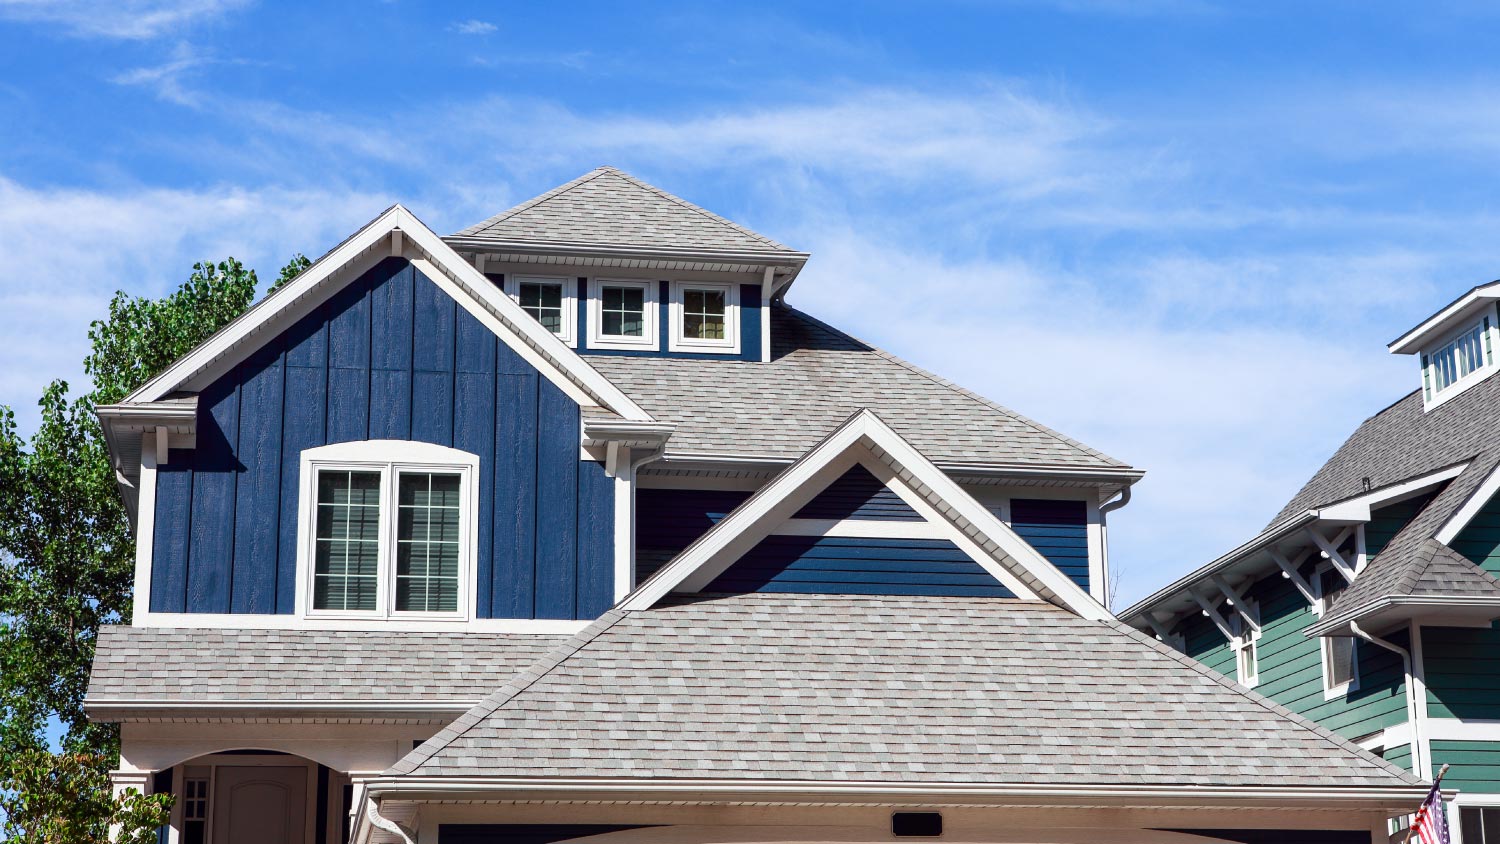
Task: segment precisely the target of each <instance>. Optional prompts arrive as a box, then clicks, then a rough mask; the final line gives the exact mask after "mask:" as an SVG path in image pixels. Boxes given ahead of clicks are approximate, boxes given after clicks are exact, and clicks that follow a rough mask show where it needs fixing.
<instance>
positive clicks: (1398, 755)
mask: <svg viewBox="0 0 1500 844" xmlns="http://www.w3.org/2000/svg"><path fill="white" fill-rule="evenodd" d="M1380 756H1381V758H1383V759H1385V761H1387V762H1389V763H1391V764H1392V765H1395V766H1396V767H1398V768H1405V769H1406V770H1408V771H1410V770H1411V745H1409V744H1402V745H1397V746H1396V747H1387V748H1386V749H1385V752H1384V753H1381V754H1380Z"/></svg>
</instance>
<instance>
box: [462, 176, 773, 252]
mask: <svg viewBox="0 0 1500 844" xmlns="http://www.w3.org/2000/svg"><path fill="white" fill-rule="evenodd" d="M453 237H455V238H461V239H464V240H467V241H494V242H495V243H497V244H504V243H554V244H559V245H565V244H576V245H587V246H616V247H631V248H637V249H644V250H650V249H652V248H661V249H672V250H682V249H693V250H698V251H704V252H723V253H738V254H744V253H776V254H780V255H783V256H792V255H800V254H801V253H798V252H796V251H795V250H793V249H791V248H789V247H787V246H785V245H783V244H781V243H778V242H777V241H775V240H772V239H771V238H769V237H766V236H765V235H763V234H760V233H758V232H755V231H752V230H751V229H749V228H746V227H745V226H742V225H740V224H739V223H736V222H734V221H732V220H729V219H726V218H724V217H721V216H719V215H718V214H715V213H713V212H712V211H709V210H708V209H706V208H703V207H701V206H699V205H695V204H693V203H691V202H689V201H687V200H686V199H683V198H682V197H680V196H677V195H676V194H673V193H669V192H668V191H665V190H662V189H661V188H659V187H657V186H655V185H652V184H650V183H648V182H645V181H643V180H641V179H639V178H637V177H635V176H633V175H631V174H630V173H627V172H625V171H624V170H621V169H620V168H618V167H614V166H611V165H601V166H599V167H595V168H594V169H592V170H590V171H588V172H586V173H584V174H582V175H581V176H578V177H577V178H575V179H572V180H571V181H568V182H564V183H563V184H561V185H558V186H557V187H555V188H552V189H551V190H549V191H546V192H545V193H542V194H540V195H538V196H535V197H532V198H531V199H528V200H526V201H524V202H521V203H519V204H517V205H514V206H511V207H510V208H507V209H506V210H504V211H501V212H500V213H499V214H496V215H495V216H493V217H490V218H489V219H487V220H484V221H483V222H480V223H477V224H475V225H472V226H469V227H468V228H466V229H464V230H462V231H460V232H458V233H457V234H455V235H453Z"/></svg>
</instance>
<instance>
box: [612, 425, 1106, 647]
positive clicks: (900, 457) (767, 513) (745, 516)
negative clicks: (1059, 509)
mask: <svg viewBox="0 0 1500 844" xmlns="http://www.w3.org/2000/svg"><path fill="white" fill-rule="evenodd" d="M856 464H860V465H864V466H865V467H866V468H868V469H870V470H871V471H872V473H874V474H875V476H876V477H877V478H879V479H880V480H882V481H884V482H885V483H886V485H887V486H889V487H890V488H891V489H892V490H893V491H894V492H895V493H896V494H897V495H898V496H900V497H901V498H902V499H903V500H904V501H906V503H907V504H909V505H911V506H912V508H913V509H915V510H916V511H917V512H918V513H919V514H921V515H922V516H923V517H925V518H926V519H927V520H928V522H929V523H931V524H934V525H938V526H942V527H944V528H945V529H946V531H947V532H948V535H949V537H950V538H952V539H953V540H954V541H955V543H956V544H958V545H959V547H960V548H962V549H963V550H964V551H965V552H966V553H968V554H969V555H970V556H971V557H973V558H974V559H975V561H976V562H978V563H979V565H980V566H982V567H983V568H984V569H985V570H986V571H988V572H990V573H991V574H992V575H994V576H995V578H996V579H997V580H999V581H1000V582H1001V583H1003V584H1005V585H1006V586H1007V587H1008V588H1010V589H1011V591H1012V592H1014V593H1015V594H1016V595H1017V596H1018V597H1020V598H1023V599H1025V598H1030V599H1032V600H1048V601H1052V602H1054V603H1057V604H1059V605H1061V606H1063V607H1065V608H1066V609H1069V610H1071V611H1073V612H1075V613H1077V614H1078V615H1080V616H1083V617H1084V618H1090V619H1095V620H1105V619H1109V618H1112V616H1111V615H1110V614H1109V611H1108V610H1106V609H1105V608H1104V606H1103V605H1102V604H1101V603H1099V602H1098V601H1096V600H1094V598H1093V597H1092V596H1090V595H1089V594H1088V593H1087V592H1085V591H1084V590H1083V589H1081V588H1080V587H1079V586H1078V585H1077V584H1075V583H1073V581H1071V580H1069V579H1068V578H1067V577H1066V576H1065V575H1063V573H1062V572H1061V571H1059V570H1058V569H1057V568H1056V567H1054V566H1053V565H1052V564H1051V563H1049V562H1048V561H1047V560H1046V559H1045V558H1044V557H1042V556H1041V554H1039V553H1038V552H1037V551H1036V549H1034V548H1032V547H1031V546H1030V545H1029V544H1028V543H1027V542H1026V541H1025V540H1023V539H1021V538H1020V537H1019V536H1017V535H1016V534H1015V532H1014V531H1012V530H1011V529H1010V528H1009V527H1007V526H1006V525H1005V524H1004V523H1003V522H1001V521H1000V519H999V518H998V517H996V516H995V515H994V514H993V513H991V512H990V511H989V510H987V509H986V508H985V507H984V505H982V504H980V503H979V502H978V501H976V500H974V498H973V496H971V495H970V494H969V493H968V492H966V491H965V490H964V489H963V487H961V486H959V485H958V484H957V483H956V482H955V481H953V479H951V478H949V477H948V476H947V475H945V474H944V473H943V472H942V471H941V470H940V469H938V467H937V466H935V465H933V463H932V461H930V460H928V459H927V458H926V457H924V456H923V455H922V454H921V453H920V452H918V451H917V450H916V449H915V448H913V447H912V446H911V445H910V443H907V442H906V440H904V439H902V438H901V436H900V435H899V434H897V433H896V432H895V431H894V430H892V429H891V428H890V427H889V426H888V425H886V424H885V422H883V421H882V420H881V419H880V417H879V416H877V415H876V414H875V413H873V412H872V411H870V410H861V411H859V412H857V413H855V414H854V415H852V416H850V417H849V419H848V420H847V421H846V422H844V424H843V425H841V426H839V428H838V429H837V430H836V431H834V432H833V433H832V434H829V435H828V436H827V437H826V438H824V439H823V441H822V442H820V443H818V444H817V445H815V446H813V448H812V449H810V450H809V451H808V452H807V453H806V454H805V455H803V456H802V457H801V458H800V459H799V460H798V461H797V462H796V463H794V464H793V465H792V466H791V467H789V468H788V469H787V470H786V471H785V472H783V473H782V474H781V475H779V476H778V477H777V478H776V479H775V480H773V481H771V482H770V483H769V484H767V485H766V486H765V487H764V488H762V489H761V490H760V491H759V492H757V493H756V494H755V495H753V496H751V497H750V499H749V500H747V501H746V502H745V503H744V504H741V505H740V506H739V507H737V508H735V510H734V512H732V513H730V514H729V516H728V517H726V518H724V519H723V520H721V521H720V522H719V523H718V524H716V525H715V526H714V527H712V528H710V529H709V531H708V532H707V533H705V534H704V535H703V536H701V537H699V538H698V540H697V541H695V542H694V543H693V544H692V545H690V546H689V547H688V548H687V549H686V550H685V551H683V552H682V553H681V554H679V555H678V556H677V558H676V559H674V560H673V561H672V562H670V563H668V564H667V565H666V566H665V567H664V568H662V569H661V570H660V571H658V572H657V573H656V574H655V575H654V576H652V577H651V578H650V579H649V580H647V581H646V582H645V583H643V584H642V585H641V586H640V587H639V588H637V589H636V591H635V592H634V593H633V594H632V595H631V596H629V597H627V598H626V599H625V600H624V601H623V602H622V603H621V605H620V606H621V608H622V609H626V610H633V609H645V608H648V607H650V606H651V605H653V604H655V603H656V602H657V601H659V600H661V599H662V598H663V597H665V596H666V595H667V594H668V593H669V592H672V591H674V590H678V589H681V590H686V591H695V590H698V589H702V588H703V587H705V586H707V585H708V584H709V583H710V582H712V581H713V579H714V578H716V577H717V576H718V575H719V574H720V573H722V572H723V571H724V570H725V569H727V568H728V567H729V566H730V565H731V564H732V563H733V562H734V561H736V560H738V559H739V558H740V557H741V556H743V555H744V553H745V552H747V551H749V550H750V549H751V548H753V547H754V546H755V544H757V543H758V542H760V540H761V539H763V538H764V537H765V536H767V535H769V533H770V532H771V531H772V530H774V529H775V528H776V526H778V525H780V524H782V523H784V522H786V521H787V520H788V519H790V518H791V517H792V516H793V514H795V513H796V512H797V511H798V510H800V509H801V508H802V506H803V505H804V504H806V503H807V502H808V501H810V500H812V498H813V497H815V496H816V495H817V494H818V493H820V492H822V491H823V490H824V489H825V488H827V486H828V485H829V484H831V483H832V482H833V481H835V480H837V479H838V478H839V477H841V476H842V475H843V474H844V472H846V471H848V470H849V469H850V468H852V467H853V466H854V465H856Z"/></svg>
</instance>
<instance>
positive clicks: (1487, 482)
mask: <svg viewBox="0 0 1500 844" xmlns="http://www.w3.org/2000/svg"><path fill="white" fill-rule="evenodd" d="M142 483H143V485H144V481H143V482H142ZM1496 493H1500V465H1496V466H1495V468H1493V469H1491V470H1490V473H1489V474H1488V475H1486V476H1485V478H1484V480H1483V481H1481V482H1480V483H1479V486H1478V488H1476V489H1475V490H1474V492H1473V493H1471V494H1470V495H1469V497H1468V499H1467V500H1465V501H1464V503H1463V505H1462V506H1461V507H1459V508H1458V510H1456V511H1454V513H1453V515H1452V516H1449V517H1448V521H1446V522H1443V526H1442V527H1440V528H1438V532H1437V541H1439V542H1441V543H1443V544H1444V545H1448V546H1451V545H1452V544H1453V540H1455V539H1457V538H1458V535H1459V534H1460V533H1463V530H1464V528H1466V527H1468V526H1469V522H1472V521H1474V517H1475V516H1477V515H1479V511H1480V510H1482V509H1484V505H1486V504H1488V503H1489V502H1490V499H1491V498H1494V497H1495V494H1496Z"/></svg>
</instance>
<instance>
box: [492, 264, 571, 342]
mask: <svg viewBox="0 0 1500 844" xmlns="http://www.w3.org/2000/svg"><path fill="white" fill-rule="evenodd" d="M524 282H539V283H541V284H557V285H560V286H561V287H562V330H561V331H559V332H557V334H556V336H557V339H559V340H561V341H563V343H564V344H565V345H567V347H568V348H570V349H576V348H578V279H577V277H576V276H571V275H541V274H536V273H506V274H505V295H507V296H509V297H510V298H511V299H513V300H515V302H516V304H518V305H519V304H520V303H521V284H522V283H524Z"/></svg>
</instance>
